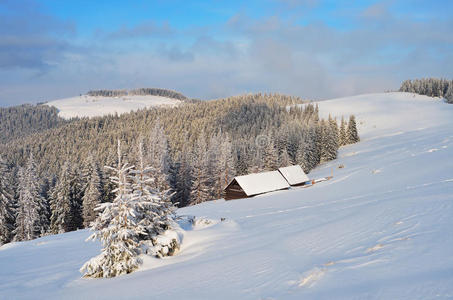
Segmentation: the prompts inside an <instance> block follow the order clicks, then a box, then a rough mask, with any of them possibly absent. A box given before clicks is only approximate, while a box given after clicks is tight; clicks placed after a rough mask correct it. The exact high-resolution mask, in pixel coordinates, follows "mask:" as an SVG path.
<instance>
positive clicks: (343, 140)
mask: <svg viewBox="0 0 453 300" xmlns="http://www.w3.org/2000/svg"><path fill="white" fill-rule="evenodd" d="M347 143H348V140H347V135H346V122H345V121H344V118H343V117H341V125H340V131H339V134H338V145H339V146H344V145H347Z"/></svg>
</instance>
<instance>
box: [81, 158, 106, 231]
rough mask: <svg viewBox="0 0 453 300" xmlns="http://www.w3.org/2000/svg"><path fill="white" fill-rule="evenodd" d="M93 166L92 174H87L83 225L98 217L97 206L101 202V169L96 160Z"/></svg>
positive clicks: (92, 163)
mask: <svg viewBox="0 0 453 300" xmlns="http://www.w3.org/2000/svg"><path fill="white" fill-rule="evenodd" d="M90 164H91V167H90V168H89V171H90V172H91V173H90V174H87V175H86V176H87V177H88V180H89V181H88V182H87V185H86V187H85V191H84V194H83V198H82V203H83V204H82V206H83V210H82V216H83V226H84V227H85V228H87V227H89V226H90V224H91V222H93V221H94V220H95V219H96V216H97V212H96V211H95V208H96V207H97V206H98V205H99V204H100V203H101V199H102V190H101V178H100V175H99V174H100V171H99V168H98V166H97V164H96V163H95V162H94V160H91V162H90Z"/></svg>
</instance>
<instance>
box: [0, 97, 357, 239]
mask: <svg viewBox="0 0 453 300" xmlns="http://www.w3.org/2000/svg"><path fill="white" fill-rule="evenodd" d="M38 109H41V108H38ZM29 115H30V114H26V116H27V117H28V116H29ZM31 115H32V116H36V117H37V118H38V117H39V114H31ZM51 116H53V115H51ZM32 119H33V117H32ZM34 121H35V120H34V119H33V120H32V121H27V122H32V123H33V122H34ZM49 122H50V121H49ZM49 124H53V123H52V122H50V123H49ZM118 140H120V141H121V153H123V157H122V159H123V160H124V161H125V162H128V163H129V164H130V165H137V164H139V161H140V157H143V160H144V164H145V165H147V166H150V167H151V168H152V170H153V171H152V177H153V181H152V188H153V189H155V190H156V191H159V192H165V197H168V199H170V200H171V202H172V203H173V205H177V206H179V207H183V206H188V205H194V204H198V203H201V202H204V201H209V200H214V199H219V198H221V197H222V191H223V188H224V187H225V186H226V185H227V184H228V183H229V181H230V180H231V179H232V178H233V177H234V176H236V175H243V174H248V173H253V172H260V171H265V170H275V169H277V168H279V167H281V166H288V165H292V164H300V165H301V166H302V167H303V169H304V170H305V171H306V172H307V173H308V172H309V171H310V170H311V169H313V168H314V167H316V166H317V165H318V164H319V163H322V162H324V161H329V160H332V159H335V158H336V155H337V150H338V148H339V147H340V146H342V145H346V144H350V143H355V142H357V141H358V140H359V136H358V133H357V128H356V123H355V118H354V116H349V117H348V118H347V120H346V119H341V120H335V119H333V118H331V117H329V118H328V119H327V120H324V119H320V118H319V114H318V108H317V106H316V105H313V104H311V103H309V102H307V101H303V100H302V99H301V98H298V97H292V96H285V95H279V94H250V95H242V96H235V97H229V98H224V99H218V100H211V101H203V102H197V103H184V104H182V105H180V106H178V107H174V108H151V109H144V110H140V111H136V112H132V113H128V114H123V115H120V116H118V115H110V116H106V117H97V118H91V119H88V118H83V119H73V120H71V121H68V122H67V123H64V124H60V123H58V122H57V123H56V125H55V126H54V127H52V126H47V127H46V128H43V129H42V130H41V131H40V132H37V133H34V134H29V135H24V136H23V137H21V138H17V139H11V140H8V141H7V142H4V143H2V144H0V153H1V162H0V208H1V210H0V243H7V242H9V241H12V240H13V241H19V240H29V239H33V238H37V237H39V236H42V235H46V234H55V233H61V232H67V231H73V230H76V229H79V228H86V227H88V226H89V224H90V223H91V222H92V221H93V220H94V218H95V216H96V212H95V210H94V209H95V207H96V206H97V205H99V204H101V203H111V202H112V200H113V198H114V197H115V193H114V188H115V186H114V185H112V182H111V181H110V180H109V179H110V176H111V174H110V173H109V170H108V169H105V168H104V167H103V166H115V165H117V163H118V160H119V158H118V156H117V155H116V154H115V153H116V148H117V146H116V145H117V141H118ZM138 144H142V145H143V153H142V154H140V153H139V151H137V149H138V148H137V145H138ZM30 224H31V225H30ZM27 226H28V227H29V228H27ZM30 226H31V228H30Z"/></svg>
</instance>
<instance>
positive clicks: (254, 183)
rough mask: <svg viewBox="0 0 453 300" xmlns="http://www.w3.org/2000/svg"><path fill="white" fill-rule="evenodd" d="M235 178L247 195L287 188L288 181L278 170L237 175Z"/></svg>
mask: <svg viewBox="0 0 453 300" xmlns="http://www.w3.org/2000/svg"><path fill="white" fill-rule="evenodd" d="M235 179H236V182H237V183H238V184H239V185H240V186H241V188H242V189H243V190H244V192H245V193H246V194H247V196H253V195H258V194H262V193H267V192H272V191H277V190H282V189H287V188H289V184H288V182H287V181H286V180H285V178H283V176H282V175H281V174H280V172H278V171H270V172H263V173H254V174H249V175H243V176H237V177H235Z"/></svg>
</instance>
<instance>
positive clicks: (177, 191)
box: [169, 152, 193, 207]
mask: <svg viewBox="0 0 453 300" xmlns="http://www.w3.org/2000/svg"><path fill="white" fill-rule="evenodd" d="M170 166H171V167H170V177H169V183H170V188H171V190H172V191H174V192H173V193H172V196H171V201H172V202H173V203H174V204H175V205H178V206H179V207H184V206H188V205H189V203H190V202H189V201H190V193H191V191H192V184H193V178H192V176H193V175H192V174H193V172H192V166H191V165H190V162H189V159H188V158H187V153H185V152H183V153H181V152H180V153H177V155H176V158H175V160H174V161H173V162H172V163H171V164H170Z"/></svg>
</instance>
